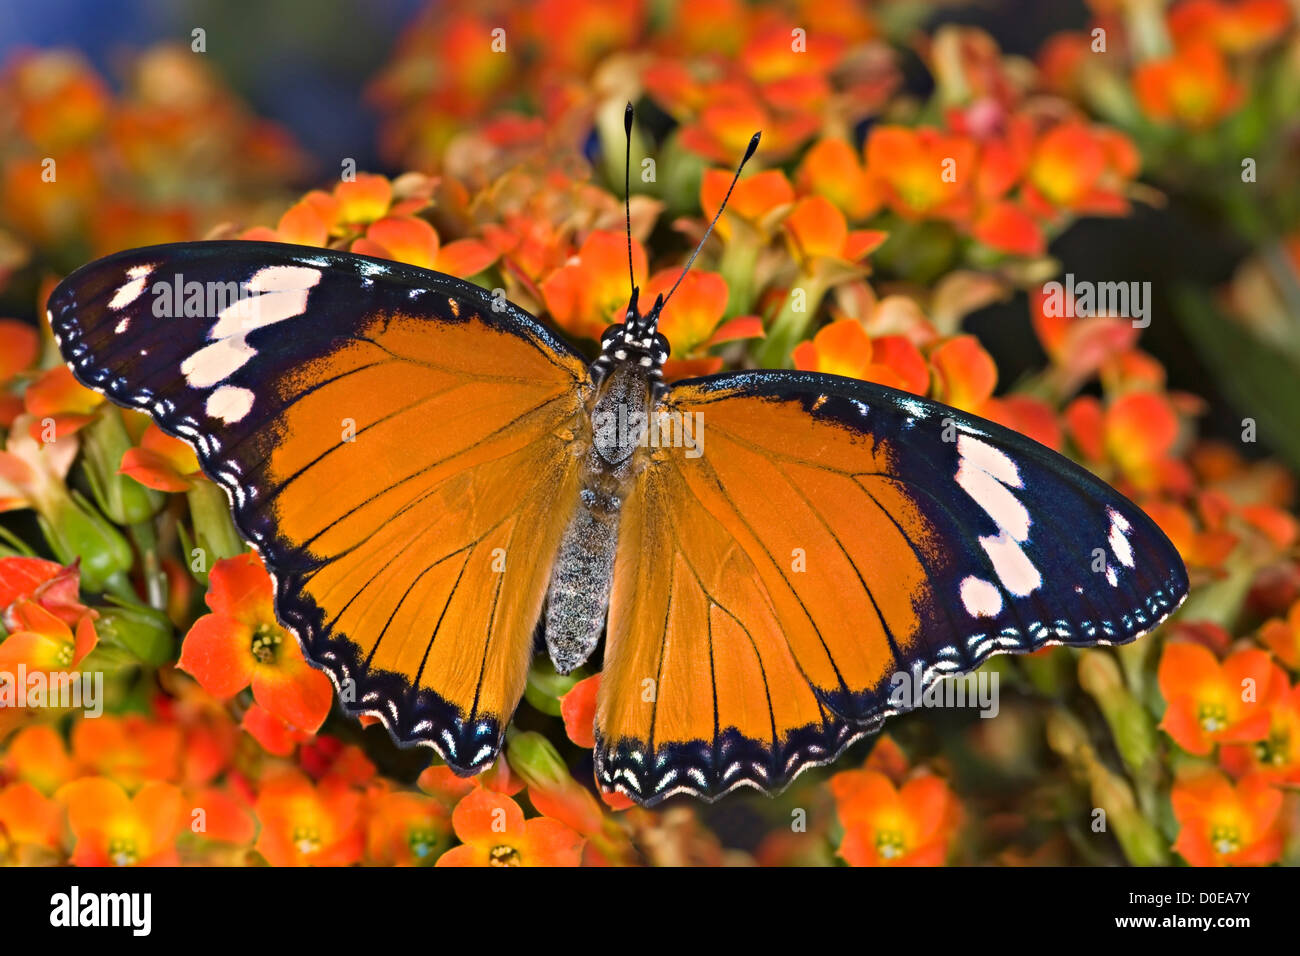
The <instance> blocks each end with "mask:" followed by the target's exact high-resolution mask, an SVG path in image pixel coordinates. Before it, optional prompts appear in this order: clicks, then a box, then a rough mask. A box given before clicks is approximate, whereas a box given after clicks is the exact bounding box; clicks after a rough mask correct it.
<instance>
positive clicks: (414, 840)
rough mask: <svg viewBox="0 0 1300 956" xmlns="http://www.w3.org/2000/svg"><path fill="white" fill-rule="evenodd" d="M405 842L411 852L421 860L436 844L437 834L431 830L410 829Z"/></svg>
mask: <svg viewBox="0 0 1300 956" xmlns="http://www.w3.org/2000/svg"><path fill="white" fill-rule="evenodd" d="M406 844H407V846H409V847H410V848H411V854H412V855H413V856H415V858H416V859H418V860H422V859H424V858H425V857H426V856H428V855H429V854H430V853H432V852H433V850H434V848H435V847H436V846H437V845H438V834H436V833H434V832H433V831H432V830H411V831H410V832H409V833H408V834H407V835H406Z"/></svg>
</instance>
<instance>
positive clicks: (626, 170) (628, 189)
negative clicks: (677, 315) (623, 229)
mask: <svg viewBox="0 0 1300 956" xmlns="http://www.w3.org/2000/svg"><path fill="white" fill-rule="evenodd" d="M632 116H633V113H632V103H631V101H630V100H629V101H628V104H627V109H625V110H624V111H623V135H624V137H625V139H626V140H627V154H626V155H625V156H624V159H623V211H624V213H625V214H626V217H627V281H628V284H629V285H630V286H631V287H632V291H633V292H635V291H636V273H635V272H634V271H633V269H632Z"/></svg>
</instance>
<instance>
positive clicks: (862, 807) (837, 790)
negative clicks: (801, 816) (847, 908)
mask: <svg viewBox="0 0 1300 956" xmlns="http://www.w3.org/2000/svg"><path fill="white" fill-rule="evenodd" d="M831 793H832V794H834V796H835V804H836V807H837V809H838V811H839V818H840V823H842V824H843V825H844V841H843V842H842V843H841V844H840V851H839V852H840V856H841V857H843V858H844V859H845V860H847V861H848V863H849V865H851V866H940V865H942V864H943V862H944V859H945V858H946V857H947V855H948V840H949V838H950V836H951V833H950V830H951V823H952V820H953V813H954V810H955V807H954V805H953V795H952V791H951V790H949V788H948V784H947V783H945V782H944V781H943V780H941V779H939V778H938V777H934V776H918V777H913V778H912V779H911V780H909V781H908V782H907V783H905V784H904V785H903V786H902V787H901V788H895V786H894V784H893V783H892V782H891V781H890V779H889V778H888V777H886V776H885V775H884V774H883V773H879V772H878V771H875V770H847V771H844V772H842V773H837V774H836V775H835V776H833V777H831Z"/></svg>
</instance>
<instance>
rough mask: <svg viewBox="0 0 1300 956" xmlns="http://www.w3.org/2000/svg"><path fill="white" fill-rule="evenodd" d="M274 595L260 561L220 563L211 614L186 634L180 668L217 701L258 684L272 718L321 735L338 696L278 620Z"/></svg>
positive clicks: (245, 557) (242, 558)
mask: <svg viewBox="0 0 1300 956" xmlns="http://www.w3.org/2000/svg"><path fill="white" fill-rule="evenodd" d="M273 590H274V589H273V586H272V584H271V576H270V575H269V574H267V573H266V569H265V568H264V567H263V566H262V562H261V560H260V559H259V558H258V557H257V556H256V555H252V554H241V555H238V556H236V557H233V558H225V559H223V560H221V561H218V562H217V563H216V564H215V565H214V566H213V568H212V575H211V578H210V580H209V584H208V594H207V599H206V600H207V604H208V607H209V608H211V609H212V613H211V614H205V615H204V616H203V617H201V618H199V619H198V620H197V621H195V622H194V626H193V627H192V628H190V631H189V633H188V634H187V635H185V643H184V645H183V646H182V648H181V657H180V660H179V661H178V662H177V666H178V667H180V668H181V670H184V671H187V672H189V673H190V674H193V675H194V677H195V679H197V680H198V682H199V683H200V684H201V685H203V688H204V690H207V691H208V692H209V693H211V694H213V695H215V696H217V697H222V698H225V697H233V696H234V695H235V694H237V693H239V692H240V691H241V690H243V689H244V688H245V687H247V686H249V685H250V684H251V685H252V688H253V698H254V700H256V701H257V703H258V704H260V705H261V706H262V707H264V708H266V710H268V711H269V712H270V713H271V714H273V715H275V716H276V717H278V718H280V719H281V720H283V721H285V722H286V723H287V724H289V725H290V726H291V727H293V728H295V729H297V730H300V731H304V732H309V733H310V732H314V731H315V730H316V729H317V728H318V727H320V725H321V724H322V723H323V722H324V720H325V717H326V715H327V714H328V713H329V709H330V704H331V702H332V701H333V697H334V694H333V690H332V688H331V687H330V682H329V678H328V677H326V676H325V675H324V674H323V673H322V672H320V671H318V670H316V669H315V668H313V667H311V665H309V664H308V663H307V661H306V660H305V659H304V658H303V655H302V648H300V647H299V646H298V642H297V641H296V640H295V639H294V638H293V636H292V635H290V634H289V633H288V632H286V631H285V630H284V628H282V627H281V626H280V624H279V622H278V621H276V618H275V611H274V608H273V605H272V597H273Z"/></svg>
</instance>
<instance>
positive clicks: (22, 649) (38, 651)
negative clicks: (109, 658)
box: [0, 601, 99, 673]
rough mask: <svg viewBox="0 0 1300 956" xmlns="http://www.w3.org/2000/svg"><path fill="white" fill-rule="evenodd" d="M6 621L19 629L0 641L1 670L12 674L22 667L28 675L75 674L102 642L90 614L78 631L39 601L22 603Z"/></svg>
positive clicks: (13, 608)
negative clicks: (35, 672) (40, 672)
mask: <svg viewBox="0 0 1300 956" xmlns="http://www.w3.org/2000/svg"><path fill="white" fill-rule="evenodd" d="M5 617H6V619H7V620H9V621H12V622H13V623H14V625H15V628H14V630H13V631H12V632H11V633H10V634H9V636H8V637H6V638H5V639H4V640H3V641H0V670H3V671H7V672H9V673H12V672H13V671H14V670H16V669H17V668H18V667H19V666H22V667H24V668H26V669H27V670H28V671H46V672H66V671H72V670H75V669H76V667H77V665H78V664H80V663H81V661H82V659H83V658H84V657H85V656H86V655H87V654H89V653H90V652H91V650H93V649H94V647H95V644H96V643H98V641H99V636H98V635H97V634H96V633H95V624H94V622H93V621H92V620H91V617H90V615H89V614H84V615H82V617H81V620H80V621H78V622H77V625H76V630H75V631H74V630H73V629H72V628H70V627H68V625H67V624H66V623H64V622H63V621H62V620H60V619H59V618H58V617H56V616H55V615H54V614H51V613H50V612H49V611H47V610H46V609H45V608H43V607H41V606H40V605H39V604H37V603H36V602H35V601H19V602H18V603H16V604H14V605H13V606H12V607H11V608H9V610H8V612H7V613H6V615H5Z"/></svg>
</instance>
